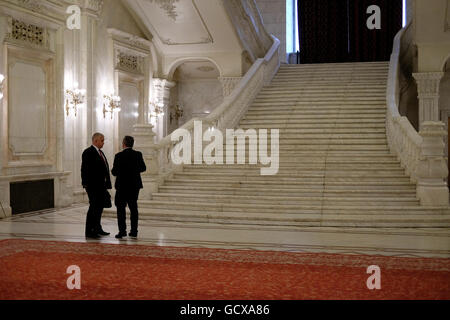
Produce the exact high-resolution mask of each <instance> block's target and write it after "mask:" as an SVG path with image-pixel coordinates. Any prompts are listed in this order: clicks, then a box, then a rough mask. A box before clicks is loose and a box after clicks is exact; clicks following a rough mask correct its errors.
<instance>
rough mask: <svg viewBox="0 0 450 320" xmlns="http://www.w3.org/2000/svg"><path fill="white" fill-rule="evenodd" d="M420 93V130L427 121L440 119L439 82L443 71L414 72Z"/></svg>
mask: <svg viewBox="0 0 450 320" xmlns="http://www.w3.org/2000/svg"><path fill="white" fill-rule="evenodd" d="M413 76H414V78H415V79H416V82H417V91H418V93H419V96H418V98H419V130H421V128H422V123H423V122H425V121H439V120H440V119H439V84H440V82H441V79H442V77H443V76H444V73H443V72H430V73H414V74H413Z"/></svg>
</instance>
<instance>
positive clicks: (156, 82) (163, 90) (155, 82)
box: [152, 78, 176, 139]
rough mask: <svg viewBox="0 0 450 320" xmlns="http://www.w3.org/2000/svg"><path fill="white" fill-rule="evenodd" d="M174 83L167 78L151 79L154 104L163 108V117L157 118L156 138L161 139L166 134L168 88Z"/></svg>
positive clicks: (174, 83) (168, 101) (167, 123)
mask: <svg viewBox="0 0 450 320" xmlns="http://www.w3.org/2000/svg"><path fill="white" fill-rule="evenodd" d="M175 85H176V82H173V81H169V80H167V79H159V78H153V79H152V86H153V97H154V100H155V103H156V105H158V106H161V107H162V108H163V112H164V117H162V118H160V119H158V122H157V135H158V139H162V138H164V137H165V136H166V135H167V130H168V128H169V103H170V89H172V88H173V87H174V86H175Z"/></svg>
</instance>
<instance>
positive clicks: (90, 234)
mask: <svg viewBox="0 0 450 320" xmlns="http://www.w3.org/2000/svg"><path fill="white" fill-rule="evenodd" d="M85 236H86V238H90V239H99V238H100V236H99V235H98V234H96V233H86V234H85Z"/></svg>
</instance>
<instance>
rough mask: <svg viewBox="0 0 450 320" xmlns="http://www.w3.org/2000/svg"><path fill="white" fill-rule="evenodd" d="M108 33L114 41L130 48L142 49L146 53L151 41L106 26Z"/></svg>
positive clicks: (148, 50)
mask: <svg viewBox="0 0 450 320" xmlns="http://www.w3.org/2000/svg"><path fill="white" fill-rule="evenodd" d="M108 33H109V34H110V35H111V37H112V39H113V40H114V41H116V42H118V43H120V44H122V45H125V46H127V47H129V48H130V49H135V50H136V49H139V50H143V51H144V52H143V53H145V54H146V55H147V54H148V53H149V52H150V47H151V44H152V43H151V41H149V40H147V39H144V38H141V37H138V36H135V35H133V34H130V33H127V32H123V31H120V30H117V29H114V28H108Z"/></svg>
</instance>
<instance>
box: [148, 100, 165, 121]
mask: <svg viewBox="0 0 450 320" xmlns="http://www.w3.org/2000/svg"><path fill="white" fill-rule="evenodd" d="M150 106H151V107H152V108H153V111H150V121H151V119H152V118H155V119H156V121H157V120H158V118H159V117H163V116H164V110H163V108H162V106H158V105H157V104H156V103H155V102H150Z"/></svg>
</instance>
